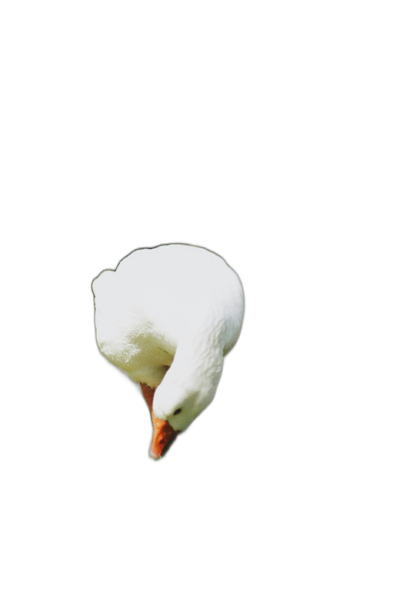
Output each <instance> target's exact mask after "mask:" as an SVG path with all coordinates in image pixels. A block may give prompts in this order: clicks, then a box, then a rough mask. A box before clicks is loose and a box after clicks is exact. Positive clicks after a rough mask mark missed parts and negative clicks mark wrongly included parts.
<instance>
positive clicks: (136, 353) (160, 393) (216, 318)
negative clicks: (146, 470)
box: [92, 244, 244, 458]
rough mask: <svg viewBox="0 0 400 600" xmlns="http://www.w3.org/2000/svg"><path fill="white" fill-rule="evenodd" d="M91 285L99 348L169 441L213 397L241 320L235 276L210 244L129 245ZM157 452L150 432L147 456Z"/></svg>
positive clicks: (159, 450) (241, 303) (240, 299)
mask: <svg viewBox="0 0 400 600" xmlns="http://www.w3.org/2000/svg"><path fill="white" fill-rule="evenodd" d="M92 289H93V294H94V301H95V325H96V339H97V344H98V346H99V349H100V351H101V352H102V354H104V356H106V357H107V358H108V360H110V361H111V362H112V363H113V364H114V365H116V366H117V367H119V368H120V369H122V370H123V371H124V372H125V373H126V374H127V375H128V376H129V377H130V378H131V379H132V380H133V381H135V382H137V383H140V384H141V385H142V390H143V394H144V396H145V399H146V401H147V403H148V405H149V408H150V411H151V413H152V418H153V425H154V424H155V422H156V423H162V424H163V425H162V426H161V425H159V428H161V429H160V430H161V433H162V435H161V438H162V437H163V434H164V433H165V431H164V430H168V431H169V432H170V437H171V439H172V438H173V437H175V435H176V432H179V431H182V430H184V429H186V427H188V425H189V424H190V423H191V422H192V421H193V419H195V418H196V417H197V416H198V415H199V414H200V412H201V411H202V410H204V408H206V406H208V404H209V403H210V402H211V401H212V399H213V398H214V396H215V392H216V389H217V386H218V383H219V380H220V377H221V373H222V365H223V357H224V356H225V354H226V353H227V352H229V350H231V348H232V347H233V346H234V345H235V343H236V341H237V339H238V336H239V333H240V329H241V325H242V321H243V311H244V296H243V289H242V285H241V283H240V280H239V278H238V276H237V275H236V273H235V272H234V271H233V270H232V269H231V268H230V267H229V266H228V265H227V263H226V262H225V261H224V260H223V259H222V258H221V257H220V256H218V255H217V254H215V253H213V252H211V251H209V250H206V249H204V248H200V247H197V246H190V245H186V244H168V245H163V246H158V247H156V248H145V249H139V250H135V251H134V252H132V253H131V254H129V255H128V256H127V257H125V258H124V259H123V260H122V261H121V262H120V263H119V265H118V267H117V269H116V270H115V271H113V270H106V271H102V272H101V273H100V275H99V276H98V277H96V278H95V279H94V281H93V284H92ZM172 432H174V434H175V435H173V434H172ZM154 435H156V431H155V434H154ZM159 437H160V436H159ZM167 438H168V435H167ZM168 441H170V440H169V439H165V440H164V444H165V445H166V443H167V442H168ZM162 450H163V448H160V447H157V444H156V443H155V438H154V436H153V444H152V449H151V454H152V456H154V457H155V458H159V456H160V455H161V454H162Z"/></svg>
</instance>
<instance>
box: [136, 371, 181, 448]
mask: <svg viewBox="0 0 400 600" xmlns="http://www.w3.org/2000/svg"><path fill="white" fill-rule="evenodd" d="M140 387H141V389H142V393H143V397H144V399H145V400H146V404H147V406H148V407H149V411H150V415H151V422H152V423H153V438H152V440H151V445H150V450H149V456H150V458H152V459H153V460H161V459H162V458H165V457H166V456H167V454H168V452H169V451H170V450H171V448H172V446H173V445H174V444H175V442H176V440H177V439H178V437H179V435H180V434H181V433H182V432H181V431H175V429H173V428H172V427H171V425H170V424H169V423H168V421H162V420H161V419H157V417H156V416H155V414H154V413H153V399H154V392H155V389H154V388H151V387H149V386H148V385H146V384H145V383H141V384H140Z"/></svg>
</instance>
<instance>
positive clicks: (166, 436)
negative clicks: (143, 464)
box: [150, 414, 178, 460]
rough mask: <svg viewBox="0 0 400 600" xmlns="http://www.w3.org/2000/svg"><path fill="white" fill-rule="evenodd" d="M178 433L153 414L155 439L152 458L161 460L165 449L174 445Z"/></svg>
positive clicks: (152, 442) (151, 451) (151, 452)
mask: <svg viewBox="0 0 400 600" xmlns="http://www.w3.org/2000/svg"><path fill="white" fill-rule="evenodd" d="M177 435H178V432H177V431H175V430H174V429H172V427H171V425H170V424H169V423H168V421H162V420H161V419H157V417H156V416H155V415H154V414H153V439H152V441H151V447H150V456H151V457H152V458H154V459H155V460H157V459H158V458H161V456H162V455H163V453H164V451H165V449H166V448H167V447H168V446H170V445H171V444H172V442H173V441H174V439H175V438H176V436H177Z"/></svg>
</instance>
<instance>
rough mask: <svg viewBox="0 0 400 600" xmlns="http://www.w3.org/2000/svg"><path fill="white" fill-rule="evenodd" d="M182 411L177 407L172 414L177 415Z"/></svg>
mask: <svg viewBox="0 0 400 600" xmlns="http://www.w3.org/2000/svg"><path fill="white" fill-rule="evenodd" d="M180 412H182V409H181V408H177V409H176V411H175V412H174V415H179V413H180Z"/></svg>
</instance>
